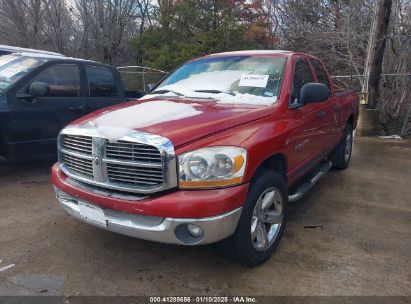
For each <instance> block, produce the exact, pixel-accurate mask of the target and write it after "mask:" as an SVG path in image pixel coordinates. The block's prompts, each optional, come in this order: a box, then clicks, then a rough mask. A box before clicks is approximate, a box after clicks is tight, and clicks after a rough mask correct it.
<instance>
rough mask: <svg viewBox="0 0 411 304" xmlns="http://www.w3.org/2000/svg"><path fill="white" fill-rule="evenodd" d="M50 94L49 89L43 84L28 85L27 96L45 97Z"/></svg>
mask: <svg viewBox="0 0 411 304" xmlns="http://www.w3.org/2000/svg"><path fill="white" fill-rule="evenodd" d="M49 93H50V87H49V85H48V84H47V83H44V82H33V83H32V84H31V85H30V89H29V95H31V96H33V97H41V96H46V95H48V94H49Z"/></svg>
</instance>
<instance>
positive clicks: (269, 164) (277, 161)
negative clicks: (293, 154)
mask: <svg viewBox="0 0 411 304" xmlns="http://www.w3.org/2000/svg"><path fill="white" fill-rule="evenodd" d="M260 169H270V170H273V171H275V172H278V173H280V174H281V176H282V177H283V178H284V181H285V182H287V160H286V158H285V156H284V155H283V154H275V155H272V156H270V157H269V158H267V159H266V160H265V161H264V162H263V163H262V164H261V166H260V167H259V168H258V170H260ZM258 170H257V171H258Z"/></svg>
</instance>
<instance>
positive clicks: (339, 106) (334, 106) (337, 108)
mask: <svg viewBox="0 0 411 304" xmlns="http://www.w3.org/2000/svg"><path fill="white" fill-rule="evenodd" d="M340 108H341V105H339V104H334V105H333V109H334V111H335V112H337V111H339V110H340Z"/></svg>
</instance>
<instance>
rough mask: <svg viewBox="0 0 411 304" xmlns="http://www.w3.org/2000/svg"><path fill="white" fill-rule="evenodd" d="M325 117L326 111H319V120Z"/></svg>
mask: <svg viewBox="0 0 411 304" xmlns="http://www.w3.org/2000/svg"><path fill="white" fill-rule="evenodd" d="M324 116H325V112H324V111H318V112H317V117H318V118H322V117H324Z"/></svg>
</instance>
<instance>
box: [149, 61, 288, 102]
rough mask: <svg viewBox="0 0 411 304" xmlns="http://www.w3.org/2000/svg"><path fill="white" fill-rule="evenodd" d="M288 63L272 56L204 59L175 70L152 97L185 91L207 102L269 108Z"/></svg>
mask: <svg viewBox="0 0 411 304" xmlns="http://www.w3.org/2000/svg"><path fill="white" fill-rule="evenodd" d="M285 63H286V59H285V58H282V57H271V56H249V55H244V56H222V57H219V56H216V57H208V58H202V59H198V60H194V61H190V62H188V63H186V64H184V65H183V66H181V67H180V68H178V69H177V70H175V71H174V72H173V73H171V74H170V75H169V76H168V77H167V78H166V79H165V80H164V81H162V82H161V83H160V84H159V85H158V86H157V88H156V90H155V91H153V92H151V93H150V94H152V95H156V94H165V93H167V92H183V93H184V95H186V96H196V97H204V98H205V99H204V100H205V101H206V100H207V99H208V98H214V97H217V98H218V99H224V101H227V102H230V103H236V102H241V103H244V102H245V101H246V100H247V101H249V102H250V103H255V102H261V103H263V104H267V105H269V104H271V103H272V102H275V100H276V99H275V98H276V97H277V96H278V95H279V92H280V89H281V83H282V79H283V74H284V66H285ZM183 93H182V94H183ZM191 94H193V95H191ZM250 95H253V96H250ZM254 96H255V97H257V98H254Z"/></svg>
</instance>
